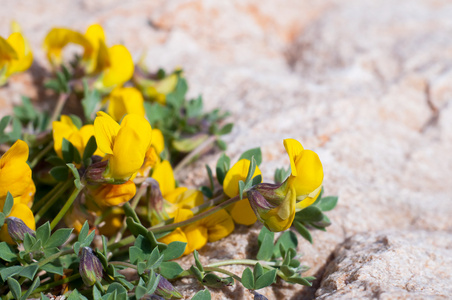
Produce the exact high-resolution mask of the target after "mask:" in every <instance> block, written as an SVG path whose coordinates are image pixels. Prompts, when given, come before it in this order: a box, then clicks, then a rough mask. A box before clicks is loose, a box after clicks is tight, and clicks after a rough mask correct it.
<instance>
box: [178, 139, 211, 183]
mask: <svg viewBox="0 0 452 300" xmlns="http://www.w3.org/2000/svg"><path fill="white" fill-rule="evenodd" d="M217 139H218V137H217V136H216V135H213V136H210V137H209V138H208V139H207V140H205V141H204V142H202V143H201V145H199V146H198V147H196V148H195V149H194V150H193V151H192V152H190V153H189V154H188V155H187V156H185V157H184V158H183V159H182V160H181V161H180V162H179V163H178V164H177V166H176V167H175V168H174V170H173V173H174V175H176V174H177V173H179V172H180V170H182V169H183V168H184V167H185V166H186V165H188V164H189V163H190V162H191V161H192V159H193V158H194V157H195V156H196V155H198V154H199V153H201V152H202V151H204V150H205V149H206V148H207V147H208V146H210V144H212V143H214V142H215V141H216V140H217Z"/></svg>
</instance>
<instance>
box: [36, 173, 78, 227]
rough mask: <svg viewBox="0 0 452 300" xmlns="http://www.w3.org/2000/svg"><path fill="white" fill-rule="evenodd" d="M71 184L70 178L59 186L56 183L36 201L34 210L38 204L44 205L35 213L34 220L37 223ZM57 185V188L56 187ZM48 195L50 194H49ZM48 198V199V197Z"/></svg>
mask: <svg viewBox="0 0 452 300" xmlns="http://www.w3.org/2000/svg"><path fill="white" fill-rule="evenodd" d="M72 184H73V181H72V180H68V181H66V182H65V183H62V185H61V186H58V184H57V185H56V186H55V187H54V188H53V189H52V190H51V191H50V192H49V193H48V194H47V195H45V196H44V198H42V199H41V200H39V201H38V202H37V203H36V208H34V210H37V209H38V208H37V207H39V206H41V205H43V204H44V203H45V204H44V206H43V207H42V208H41V209H40V210H39V211H38V213H37V214H36V215H35V222H36V223H37V222H38V221H39V219H40V218H41V217H42V216H43V215H44V214H45V213H46V212H47V210H48V209H49V208H51V207H52V206H53V205H54V204H55V202H56V201H57V200H58V198H60V196H61V195H62V194H63V193H64V192H65V191H66V190H67V189H68V188H69V187H71V185H72ZM57 186H58V188H57ZM49 195H50V196H49ZM48 198H49V199H48Z"/></svg>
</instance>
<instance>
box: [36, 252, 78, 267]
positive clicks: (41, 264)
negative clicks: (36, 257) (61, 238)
mask: <svg viewBox="0 0 452 300" xmlns="http://www.w3.org/2000/svg"><path fill="white" fill-rule="evenodd" d="M71 253H74V250H73V249H72V248H71V249H66V250H63V251H61V252H58V253H55V254H53V255H50V256H49V257H47V258H45V259H43V260H41V261H40V262H39V263H38V266H40V267H42V266H44V265H45V264H47V263H49V262H51V261H53V260H54V259H57V258H58V257H60V256H63V255H66V254H71Z"/></svg>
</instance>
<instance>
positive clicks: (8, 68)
mask: <svg viewBox="0 0 452 300" xmlns="http://www.w3.org/2000/svg"><path fill="white" fill-rule="evenodd" d="M12 29H13V30H12V33H11V35H10V36H9V37H8V38H7V39H4V38H3V37H1V36H0V86H2V85H3V84H5V83H6V81H7V80H8V78H9V77H10V76H11V75H13V74H15V73H20V72H23V71H25V70H27V69H28V68H30V66H31V64H32V62H33V53H32V52H31V48H30V44H29V43H28V41H27V40H26V39H25V38H24V36H23V35H22V33H21V32H20V27H19V25H18V24H17V23H13V26H12Z"/></svg>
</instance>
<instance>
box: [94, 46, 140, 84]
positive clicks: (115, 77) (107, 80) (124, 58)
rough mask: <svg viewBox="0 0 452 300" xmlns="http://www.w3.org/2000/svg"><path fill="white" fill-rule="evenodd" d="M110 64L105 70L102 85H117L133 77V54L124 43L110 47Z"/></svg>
mask: <svg viewBox="0 0 452 300" xmlns="http://www.w3.org/2000/svg"><path fill="white" fill-rule="evenodd" d="M108 56H109V60H110V65H109V67H108V68H106V69H105V70H104V73H103V78H102V85H103V86H104V87H107V88H108V87H115V86H117V85H121V84H123V83H125V82H126V81H128V80H129V79H130V78H132V75H133V70H134V64H133V59H132V55H130V52H129V50H127V48H126V47H124V46H123V45H115V46H113V47H111V48H109V49H108Z"/></svg>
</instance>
